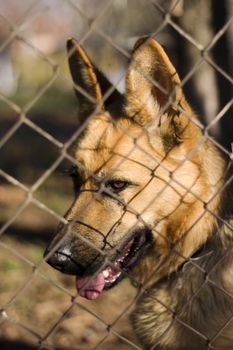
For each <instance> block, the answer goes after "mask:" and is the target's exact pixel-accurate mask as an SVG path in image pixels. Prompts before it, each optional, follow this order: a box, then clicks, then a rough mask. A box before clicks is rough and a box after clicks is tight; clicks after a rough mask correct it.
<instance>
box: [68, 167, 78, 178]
mask: <svg viewBox="0 0 233 350" xmlns="http://www.w3.org/2000/svg"><path fill="white" fill-rule="evenodd" d="M68 174H69V176H70V177H71V178H74V177H77V176H78V175H79V174H78V167H77V166H76V165H72V166H71V167H70V168H69V169H68Z"/></svg>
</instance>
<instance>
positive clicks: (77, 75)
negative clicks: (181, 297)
mask: <svg viewBox="0 0 233 350" xmlns="http://www.w3.org/2000/svg"><path fill="white" fill-rule="evenodd" d="M67 50H68V59H69V68H70V72H71V76H72V78H73V82H74V85H75V86H74V87H75V93H76V96H77V98H78V101H79V105H80V115H81V119H85V118H86V117H88V116H89V115H91V114H92V113H93V112H94V110H95V109H96V107H97V106H98V107H99V108H100V112H101V111H102V112H103V111H104V110H109V109H110V110H111V106H112V105H113V104H114V103H115V101H118V103H119V101H122V95H121V94H120V93H119V92H118V91H117V90H116V89H113V87H112V84H111V83H110V82H109V81H108V79H107V78H106V77H105V76H104V74H103V73H101V72H100V71H99V70H98V69H97V68H96V67H95V66H94V64H93V63H92V62H91V60H90V59H89V57H88V55H87V54H86V53H85V51H84V50H83V48H82V47H81V46H80V45H79V43H78V42H77V41H76V40H75V39H73V38H71V39H69V40H68V41H67ZM111 90H112V91H111ZM108 92H109V96H108V97H106V98H105V96H104V95H105V93H108Z"/></svg>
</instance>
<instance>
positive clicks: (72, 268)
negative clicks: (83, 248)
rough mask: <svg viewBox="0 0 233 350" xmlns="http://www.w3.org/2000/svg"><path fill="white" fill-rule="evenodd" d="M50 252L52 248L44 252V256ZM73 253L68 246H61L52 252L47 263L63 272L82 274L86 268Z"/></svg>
mask: <svg viewBox="0 0 233 350" xmlns="http://www.w3.org/2000/svg"><path fill="white" fill-rule="evenodd" d="M49 253H50V250H49V249H48V248H47V249H46V250H45V252H44V258H46V256H47V255H48V254H49ZM72 255H73V254H72V253H71V251H70V250H69V249H68V248H63V249H62V248H60V249H58V250H57V251H55V252H54V253H52V255H51V256H50V257H49V258H48V259H47V263H48V264H49V265H51V266H52V267H53V268H55V269H57V270H59V271H61V272H63V273H66V274H69V275H79V276H82V275H83V273H84V270H85V269H84V267H83V266H82V265H81V264H79V263H77V262H76V261H75V259H74V258H73V256H72Z"/></svg>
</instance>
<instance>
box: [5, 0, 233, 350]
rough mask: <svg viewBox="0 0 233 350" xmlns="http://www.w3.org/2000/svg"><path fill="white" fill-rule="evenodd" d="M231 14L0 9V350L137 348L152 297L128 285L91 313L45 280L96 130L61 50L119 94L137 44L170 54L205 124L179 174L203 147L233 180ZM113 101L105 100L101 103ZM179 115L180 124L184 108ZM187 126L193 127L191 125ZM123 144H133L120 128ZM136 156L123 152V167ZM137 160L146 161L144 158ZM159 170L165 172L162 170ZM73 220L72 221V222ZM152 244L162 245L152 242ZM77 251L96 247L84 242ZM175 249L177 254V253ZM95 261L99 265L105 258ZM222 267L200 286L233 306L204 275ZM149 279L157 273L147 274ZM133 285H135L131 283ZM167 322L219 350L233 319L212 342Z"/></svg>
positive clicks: (113, 6) (198, 6) (214, 6)
mask: <svg viewBox="0 0 233 350" xmlns="http://www.w3.org/2000/svg"><path fill="white" fill-rule="evenodd" d="M232 5H233V4H232V1H231V0H228V1H227V0H226V1H221V2H218V1H214V0H213V1H210V0H208V1H204V0H200V1H198V0H195V1H188V0H187V1H182V0H173V1H156V0H147V1H143V0H141V1H140V0H137V1H130V0H128V1H127V0H112V1H110V0H101V1H84V0H80V1H79V0H77V1H75V0H53V1H52V0H44V1H42V0H41V1H33V0H31V1H29V0H28V1H24V2H23V4H20V5H19V3H18V2H17V1H14V0H12V1H9V2H4V1H0V62H1V67H0V78H1V79H0V99H1V109H0V112H1V130H0V151H1V152H0V153H1V155H0V179H1V187H0V203H1V207H2V209H1V217H0V223H1V226H0V234H1V239H0V249H1V254H0V256H1V258H0V271H1V287H0V292H1V294H0V304H1V306H0V308H1V318H0V344H1V347H2V349H11V350H13V349H28V350H33V349H85V350H86V349H106V350H107V349H115V348H119V349H123V350H126V349H142V348H143V347H142V345H141V343H140V342H139V341H138V339H137V337H136V335H135V332H134V330H133V329H132V326H131V323H130V321H129V315H130V313H131V312H132V310H133V309H134V306H135V304H136V303H137V300H138V299H139V296H140V295H141V293H142V291H144V292H148V293H149V291H150V289H149V288H148V289H146V287H145V286H146V284H145V285H143V284H140V283H139V284H138V288H135V287H133V286H132V285H131V283H130V282H129V279H125V280H124V281H122V283H120V284H119V285H117V286H116V287H115V288H113V289H112V290H111V291H108V292H105V293H104V294H103V295H101V296H100V298H98V299H97V300H95V301H91V302H90V301H87V300H85V299H83V298H80V296H79V295H78V294H77V292H76V289H75V288H74V281H73V278H72V277H69V276H66V275H62V274H61V273H59V272H56V271H55V270H53V269H51V268H50V267H49V266H48V265H47V263H46V262H45V259H44V258H43V251H44V249H45V246H46V245H47V244H48V242H49V240H51V236H52V234H53V232H54V231H55V229H56V226H57V224H58V223H60V224H61V223H63V224H64V225H67V224H69V225H71V229H72V222H71V223H70V222H69V221H67V219H66V218H64V217H63V214H64V213H65V212H66V210H67V209H68V208H69V207H70V204H71V202H72V200H73V188H72V184H71V181H70V179H68V176H67V174H66V169H67V168H70V166H72V165H76V164H77V160H76V158H75V156H74V148H75V145H76V142H77V139H78V137H79V136H80V134H81V133H82V132H83V130H84V128H85V127H86V126H87V124H88V123H89V122H90V120H91V119H93V118H94V114H91V115H90V116H89V117H88V120H86V121H85V122H84V123H83V124H82V125H79V126H78V113H79V107H78V105H77V104H76V100H75V97H74V96H73V93H72V90H73V83H72V81H71V77H70V74H69V71H68V64H67V54H66V50H65V42H66V40H67V38H69V37H71V36H73V37H75V38H77V40H78V42H79V43H80V44H81V45H82V47H84V48H85V50H86V51H87V52H88V54H89V56H90V57H91V58H92V59H93V61H94V63H95V65H96V66H97V67H98V68H99V69H100V70H102V71H103V72H104V73H105V75H106V76H108V77H109V80H110V81H111V82H112V83H113V85H114V87H115V88H116V89H118V90H119V91H121V92H124V80H125V70H126V67H127V65H128V62H129V59H130V56H131V53H130V52H131V50H132V48H133V45H134V43H135V42H136V40H137V39H138V38H139V37H141V36H143V35H149V37H152V38H156V39H157V40H158V41H159V42H160V43H161V44H162V45H163V46H165V47H166V51H167V52H168V53H169V57H171V58H172V61H173V62H174V65H175V66H176V67H177V70H178V72H179V74H180V76H181V85H182V87H183V88H184V91H185V93H186V95H187V96H188V99H189V100H190V101H191V104H192V101H193V102H194V103H193V105H194V108H195V110H197V111H198V113H199V114H200V115H201V116H203V115H204V116H205V117H202V119H201V120H200V121H198V127H199V128H200V129H201V130H202V133H203V137H202V139H201V142H200V144H197V145H195V146H194V147H193V148H192V150H191V151H190V154H189V155H188V156H187V157H185V158H184V159H183V160H182V162H181V163H179V165H178V166H177V168H179V167H180V166H181V165H182V164H183V163H185V162H186V161H188V158H190V157H191V156H192V154H194V153H195V152H196V151H197V150H198V149H199V148H200V147H202V145H203V144H204V143H205V142H206V140H210V141H211V142H212V143H214V144H215V146H216V147H217V148H218V149H219V150H220V151H221V152H222V153H223V154H224V157H226V158H227V164H228V166H227V169H226V170H225V172H226V173H227V172H229V174H230V168H231V165H232V150H231V141H232V125H233V123H232V119H231V108H232V103H233V98H232V82H233V80H232V66H231V65H230V62H231V61H232V50H230V49H231V47H232V42H233V26H232V19H233V6H232ZM77 88H78V87H77ZM81 93H83V91H81ZM112 93H113V89H112V88H110V90H108V91H106V93H105V95H104V98H105V99H106V98H107V97H108V96H110V95H111V94H112ZM86 97H87V98H89V97H90V98H91V96H86ZM169 104H170V101H169ZM180 112H183V110H182V108H181V110H180ZM189 118H191V119H192V120H193V118H192V116H191V117H190V116H189ZM112 122H113V123H114V120H112ZM196 123H197V122H196ZM122 132H123V134H127V135H128V136H129V137H132V135H131V134H130V133H129V132H128V131H127V130H126V129H125V128H124V127H123V128H122ZM143 133H144V131H143ZM135 148H140V145H139V143H138V142H135V144H134V149H135ZM134 149H132V150H131V151H129V153H128V155H127V157H128V158H130V156H131V154H132V152H133V151H134ZM142 151H144V153H145V157H146V156H147V155H148V152H147V151H145V150H143V149H142ZM122 163H124V159H123V161H122ZM120 165H121V162H119V166H120ZM158 165H160V166H163V165H162V162H161V163H159V164H158ZM219 166H220V165H219ZM92 176H93V177H95V174H92ZM171 179H172V181H174V182H176V183H177V185H179V186H180V187H181V188H182V189H183V190H184V191H187V193H191V194H192V195H193V196H195V192H193V191H192V189H191V188H188V187H185V185H184V184H183V183H182V181H181V180H177V179H176V178H174V177H172V174H171ZM231 180H232V177H231V175H228V177H227V180H226V182H225V184H224V185H222V186H221V188H220V189H219V190H218V191H217V193H215V196H219V193H222V192H223V190H225V189H227V192H228V191H229V189H230V188H231V187H232V185H231ZM169 185H170V182H169V183H165V185H164V186H163V187H162V188H161V193H162V192H163V191H164V190H165V189H166V188H167V187H168V186H169ZM109 195H112V194H111V193H110V194H109ZM159 197H160V194H158V195H157V196H156V198H154V196H152V198H151V201H150V203H149V207H150V206H152V205H153V203H154V201H155V200H158V198H159ZM197 199H198V200H200V201H201V202H202V204H203V205H205V211H204V212H203V214H202V215H205V214H206V213H207V212H208V213H211V214H212V215H213V216H217V219H218V220H219V222H221V223H222V224H225V225H226V226H227V228H228V230H229V232H228V233H229V234H230V233H231V231H232V229H233V228H232V221H226V217H225V216H222V215H220V214H218V215H217V214H216V213H215V212H213V211H212V210H211V209H209V207H208V204H209V203H210V201H211V200H212V199H213V198H211V200H210V201H209V202H208V201H207V202H205V201H203V199H202V198H197ZM90 204H91V201H89V202H88V203H85V205H84V206H83V207H82V209H81V211H80V212H81V213H82V211H84V212H85V210H86V209H87V208H88V206H89V205H90ZM124 205H125V203H124ZM229 206H230V204H229ZM146 209H147V208H144V211H146ZM126 210H128V211H131V212H134V215H135V217H136V218H137V223H138V222H140V220H141V222H142V221H143V213H144V211H142V212H135V211H134V208H133V207H131V204H130V202H129V203H128V205H126ZM78 215H80V213H79V214H78ZM229 215H230V214H229ZM78 219H79V217H76V218H75V220H76V222H77V220H78ZM199 220H201V218H199V219H198V220H197V222H195V224H194V225H198V221H199ZM135 225H136V224H135ZM92 229H95V228H93V227H92ZM154 230H155V231H156V227H154ZM68 231H69V230H68ZM68 233H69V232H68ZM68 233H67V234H68ZM188 233H189V232H186V233H185V234H184V236H182V239H181V240H184V237H185V236H186V235H188ZM101 234H102V235H103V236H104V235H105V234H104V233H101ZM156 234H157V235H162V233H161V232H157V231H156ZM81 239H82V240H84V241H85V242H87V244H89V245H90V246H92V245H93V243H91V242H90V241H88V240H87V239H85V238H83V237H81ZM115 248H116V249H117V247H115ZM173 249H174V250H175V251H176V245H175V247H174V248H173ZM54 250H55V249H53V251H54ZM229 251H230V250H229ZM229 251H226V255H227V254H229ZM98 252H99V253H100V254H105V252H104V250H102V251H101V250H100V251H99V250H98ZM172 252H173V251H172V250H171V254H172ZM176 252H177V251H176ZM177 254H179V255H180V256H182V254H180V253H179V252H178V253H177ZM50 255H51V254H50ZM217 255H218V254H217V253H216V256H217ZM48 258H49V257H48V256H47V257H46V259H48ZM182 258H183V260H184V262H189V263H190V262H191V264H193V265H194V266H197V265H198V262H195V258H194V259H193V260H192V259H190V258H189V257H187V256H182ZM216 259H217V258H216ZM191 260H192V261H191ZM108 263H111V262H109V261H108ZM220 265H221V259H220V258H219V259H217V260H216V261H215V265H214V266H212V267H211V268H209V269H207V270H205V269H203V271H202V273H203V275H205V279H204V282H203V285H204V284H205V283H206V281H209V283H210V284H211V286H212V287H213V290H214V291H213V293H217V291H218V292H219V293H222V295H227V297H228V298H229V299H231V298H232V297H233V296H232V294H231V292H230V291H229V290H227V289H225V288H223V287H221V286H219V285H217V283H215V281H214V280H213V279H211V271H213V269H214V268H216V266H220ZM199 270H200V269H199ZM125 273H126V272H125ZM150 273H151V274H152V275H153V273H154V271H153V266H152V267H151V271H150ZM196 273H197V272H196ZM128 277H130V279H131V280H132V282H134V283H133V284H134V285H137V280H135V278H134V277H133V275H131V273H129V276H128ZM203 285H201V286H200V287H199V288H198V290H196V291H194V292H193V294H192V296H191V297H192V298H195V297H197V298H198V295H199V294H198V293H199V291H200V290H201V288H202V287H203ZM139 287H140V288H139ZM216 290H217V291H216ZM155 299H156V302H157V303H161V306H162V307H164V308H165V309H170V305H166V303H165V304H163V303H162V301H161V300H160V298H157V297H156V298H155ZM207 299H208V296H207ZM206 302H207V301H206ZM189 303H191V301H190V300H189V299H188V300H184V305H186V306H187V308H188V305H189ZM190 305H191V304H190ZM214 307H215V306H212V308H213V309H214ZM208 308H211V306H208ZM228 311H229V310H228ZM171 313H172V314H173V322H178V323H180V324H182V323H184V327H186V328H188V329H190V331H192V332H193V333H194V334H196V335H197V336H198V337H200V339H202V340H203V342H205V344H206V345H205V346H204V345H203V349H204V348H205V349H216V350H217V349H223V348H224V347H221V346H219V347H217V345H216V343H215V341H216V340H217V339H218V337H220V336H221V334H222V333H224V331H225V330H226V329H227V327H228V326H229V325H230V323H231V322H232V319H233V312H232V313H231V312H230V311H229V312H228V318H227V319H226V320H224V322H222V323H221V327H219V329H218V330H217V331H215V333H213V332H212V333H211V332H210V333H208V334H205V332H204V330H203V332H202V331H201V330H200V329H195V328H194V327H192V326H191V325H189V324H187V323H185V322H184V321H182V317H181V316H180V314H179V313H176V312H174V310H172V308H171ZM219 317H220V316H219ZM159 320H160V319H159ZM161 322H162V321H161ZM168 331H169V329H167V330H166V332H168ZM166 332H165V333H166ZM163 337H165V334H161V337H160V338H161V339H163ZM190 339H192V336H191V335H190ZM191 341H192V340H191ZM159 344H160V339H159V340H158V341H156V342H155V343H154V344H153V346H152V347H151V346H150V349H151V350H152V349H160V347H159ZM176 344H177V342H176V340H174V349H178V347H177V345H176ZM190 349H191V348H190ZM224 349H225V348H224Z"/></svg>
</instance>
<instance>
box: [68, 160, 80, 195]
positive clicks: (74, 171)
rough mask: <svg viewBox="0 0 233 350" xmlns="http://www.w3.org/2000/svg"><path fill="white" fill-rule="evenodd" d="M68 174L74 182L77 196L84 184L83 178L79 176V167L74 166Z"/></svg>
mask: <svg viewBox="0 0 233 350" xmlns="http://www.w3.org/2000/svg"><path fill="white" fill-rule="evenodd" d="M68 174H69V176H70V177H71V179H72V181H73V188H74V192H75V193H76V194H77V193H78V192H79V190H80V187H81V186H82V183H83V181H82V179H81V176H80V174H79V171H78V167H77V166H76V165H72V166H71V167H70V168H69V170H68Z"/></svg>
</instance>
